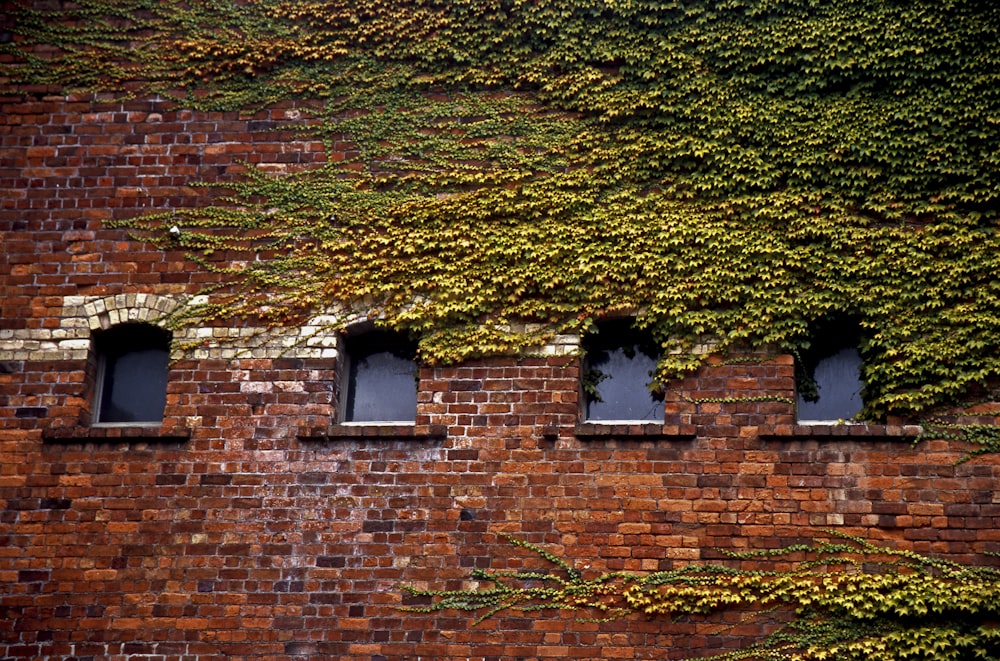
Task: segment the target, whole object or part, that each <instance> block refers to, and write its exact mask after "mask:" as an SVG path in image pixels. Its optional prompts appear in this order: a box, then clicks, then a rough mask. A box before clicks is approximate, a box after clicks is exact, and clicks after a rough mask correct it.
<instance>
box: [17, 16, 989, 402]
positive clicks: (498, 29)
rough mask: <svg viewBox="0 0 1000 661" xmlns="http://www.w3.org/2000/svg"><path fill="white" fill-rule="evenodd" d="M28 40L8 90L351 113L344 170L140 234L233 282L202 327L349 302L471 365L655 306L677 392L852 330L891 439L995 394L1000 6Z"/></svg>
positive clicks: (417, 22)
mask: <svg viewBox="0 0 1000 661" xmlns="http://www.w3.org/2000/svg"><path fill="white" fill-rule="evenodd" d="M14 19H15V20H13V21H10V22H9V23H11V24H12V25H13V26H14V27H13V28H12V30H13V33H14V34H13V36H14V38H13V40H12V41H11V42H10V43H4V44H0V53H4V54H6V56H7V57H8V61H7V62H5V63H4V64H3V71H2V75H3V76H4V78H5V80H6V81H7V84H8V85H12V86H16V85H20V84H26V85H49V86H51V88H53V89H59V90H69V89H87V90H91V91H102V92H103V91H116V92H119V93H122V94H132V95H135V94H149V93H157V94H161V95H165V96H168V97H170V98H174V99H176V101H177V103H178V104H183V105H186V106H190V107H195V108H203V109H231V110H252V109H254V108H258V107H261V106H264V105H267V104H269V103H272V102H275V101H279V100H285V99H292V98H297V99H302V98H309V99H320V100H322V101H323V102H324V104H325V105H323V106H322V107H321V108H319V109H318V110H317V111H316V113H315V116H314V117H312V118H311V119H313V120H315V121H314V122H313V123H311V124H309V125H308V126H299V125H295V126H292V128H296V129H299V128H301V129H302V131H304V132H306V133H307V134H311V135H313V136H315V137H318V138H320V139H323V140H324V141H326V143H327V144H328V145H329V148H330V163H329V165H328V166H327V167H325V168H321V169H318V170H315V171H311V172H305V173H297V174H291V175H284V176H279V177H273V176H269V175H266V174H264V173H262V172H259V171H255V170H253V169H251V170H250V172H249V173H248V175H247V177H246V178H245V179H244V180H243V181H242V182H240V183H238V184H236V185H235V186H233V187H232V188H233V190H232V196H231V197H230V198H229V199H228V200H227V201H224V202H222V203H221V204H219V205H218V206H214V207H209V208H199V209H185V210H175V209H164V210H162V212H160V213H153V214H151V215H149V216H144V217H139V218H135V219H133V220H131V221H128V222H124V223H121V225H123V226H126V227H129V228H130V229H131V230H133V231H134V232H135V234H136V236H139V237H142V238H145V239H148V240H150V241H152V242H153V243H154V244H155V245H158V246H161V247H163V248H165V249H166V248H177V247H182V248H184V249H186V250H188V251H189V252H190V254H191V257H192V258H193V259H203V260H205V264H206V267H208V268H213V269H218V270H220V272H221V273H223V274H224V276H225V278H226V280H227V282H228V283H229V284H230V285H231V286H229V287H223V288H221V289H219V290H217V291H215V292H214V295H213V297H212V298H211V300H210V303H209V304H207V305H204V306H199V307H195V308H190V309H188V310H187V311H186V313H185V314H181V315H180V316H178V317H177V318H175V323H176V324H178V325H183V324H189V323H199V320H203V319H204V318H206V317H208V318H214V319H220V320H222V319H227V318H231V317H248V316H264V317H265V318H266V319H267V320H268V321H270V322H271V323H273V324H276V325H279V324H280V325H285V324H294V323H298V322H300V321H302V320H304V319H306V318H308V316H309V315H310V314H311V313H313V312H316V311H319V310H326V309H329V308H330V307H331V306H336V305H339V306H342V307H347V308H350V309H355V310H357V309H361V310H363V311H365V312H371V313H372V314H375V315H381V316H382V317H383V319H384V321H385V323H387V324H389V325H391V326H394V327H396V328H400V329H406V330H410V331H413V332H415V333H417V334H419V335H420V337H421V345H420V346H421V352H422V356H423V358H424V359H425V360H427V361H429V362H455V361H460V360H463V359H465V358H468V357H471V356H477V355H488V354H496V353H500V352H509V351H515V352H516V351H524V350H527V348H528V347H531V346H533V345H535V344H537V343H538V341H539V340H541V339H543V338H544V337H545V336H546V335H551V334H552V333H556V332H579V331H586V330H587V329H588V328H589V327H590V326H591V324H592V323H593V322H594V320H595V319H597V318H599V317H601V316H602V315H608V314H616V313H628V312H635V311H638V312H639V316H640V322H641V323H642V324H644V325H647V326H649V327H650V328H652V329H653V331H654V333H655V335H656V337H657V338H658V339H659V340H660V341H661V343H662V344H663V346H664V349H665V353H664V356H665V357H664V359H663V360H662V362H661V373H660V378H661V379H668V378H671V377H674V376H677V375H679V374H682V373H684V372H686V371H689V370H691V369H693V368H694V367H696V366H697V365H698V364H700V361H701V360H702V355H701V354H698V353H696V352H695V350H694V349H695V347H696V346H697V345H699V344H701V343H704V342H705V341H706V339H707V340H708V341H710V342H712V343H714V344H715V346H716V347H717V348H718V349H719V351H720V352H723V353H724V352H725V351H726V350H727V349H730V348H733V347H737V346H739V347H742V346H746V345H762V344H768V345H772V346H777V347H779V348H780V349H782V350H787V351H795V350H797V349H799V348H802V347H803V346H805V345H806V344H807V343H808V341H809V329H810V327H811V326H812V325H813V324H815V323H817V322H821V321H822V320H824V319H825V318H828V317H830V316H835V315H841V314H843V315H850V316H852V317H854V318H857V319H859V320H860V323H861V327H862V332H863V335H864V337H865V342H864V345H863V347H862V351H863V355H864V358H865V363H864V365H865V366H864V380H865V382H866V384H867V387H866V393H865V401H866V409H865V412H864V415H865V417H867V418H869V419H878V418H880V417H883V416H885V415H886V414H902V415H914V414H916V415H922V414H925V413H928V412H931V411H934V410H937V409H940V408H941V407H944V406H951V405H955V404H960V403H961V402H962V401H963V400H966V399H969V398H972V397H973V396H974V397H976V398H983V397H995V395H994V394H991V389H992V388H995V387H996V381H997V379H998V378H1000V360H998V356H1000V313H998V312H997V311H998V310H1000V278H997V276H996V274H997V273H1000V234H998V231H997V230H998V211H1000V39H997V35H998V33H1000V5H997V4H996V3H992V2H974V1H958V0H954V1H942V0H911V1H907V2H874V1H872V0H852V1H847V0H844V1H840V2H823V1H820V0H783V1H765V0H725V1H724V2H718V1H716V0H711V1H709V0H692V1H691V2H659V1H653V0H573V1H568V0H534V1H531V2H528V1H526V0H310V1H296V2H288V1H287V0H248V1H241V2H236V1H225V0H219V1H218V2H191V3H172V2H159V1H157V0H127V1H120V0H116V1H111V0H87V1H86V2H80V3H79V4H78V5H74V6H73V7H72V8H67V7H61V8H59V9H51V10H46V9H44V8H41V9H31V8H23V9H21V10H17V11H16V12H15V15H14ZM344 144H350V145H352V148H351V149H350V150H348V151H335V149H334V147H335V146H341V147H342V146H343V145H344ZM206 183H208V184H209V185H211V184H212V182H206ZM173 225H178V226H179V227H181V228H182V230H183V231H182V234H181V236H180V238H179V240H175V239H173V238H171V237H170V236H169V235H168V233H167V231H166V230H167V228H169V227H171V226H173ZM248 236H250V237H256V238H257V239H259V240H258V241H255V242H252V243H248V242H247V241H246V238H247V237H248ZM234 248H236V249H239V250H238V251H237V252H242V253H243V255H245V256H247V258H246V259H243V258H241V259H239V260H238V262H239V264H238V265H233V264H227V263H223V262H218V261H213V260H215V259H216V257H215V254H216V253H217V252H220V251H222V250H224V249H225V250H231V249H234ZM254 252H256V253H257V254H258V256H259V257H261V259H254V255H253V253H254ZM226 254H230V253H226ZM265 304H266V305H265Z"/></svg>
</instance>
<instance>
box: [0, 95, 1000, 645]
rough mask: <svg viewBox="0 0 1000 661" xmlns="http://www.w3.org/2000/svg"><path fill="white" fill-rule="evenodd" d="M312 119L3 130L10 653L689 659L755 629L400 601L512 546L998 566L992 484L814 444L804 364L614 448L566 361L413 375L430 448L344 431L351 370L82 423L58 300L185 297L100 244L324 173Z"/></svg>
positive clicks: (873, 451) (887, 451)
mask: <svg viewBox="0 0 1000 661" xmlns="http://www.w3.org/2000/svg"><path fill="white" fill-rule="evenodd" d="M294 116H295V109H294V108H291V107H288V108H274V109H271V110H268V111H264V112H262V113H260V114H258V115H255V116H254V117H250V118H241V117H239V116H237V115H236V114H230V113H194V112H189V111H184V110H176V109H170V107H169V106H167V105H166V104H164V103H162V102H158V101H135V102H127V103H116V102H100V103H96V104H92V103H91V102H90V100H88V99H83V98H78V99H54V98H47V99H41V100H35V99H8V100H7V101H6V102H5V103H4V104H3V107H2V108H0V145H2V150H3V151H2V165H0V190H2V192H3V195H2V198H3V199H2V203H0V230H2V232H3V243H4V245H3V257H2V258H0V259H2V260H3V261H2V262H0V266H2V267H3V268H2V269H0V291H2V296H0V352H2V351H6V352H7V354H5V355H4V356H5V359H4V360H0V657H2V658H25V659H28V658H38V659H41V658H46V659H53V658H77V659H83V658H92V659H143V660H149V661H153V660H157V661H160V660H163V661H165V660H168V659H170V660H180V659H198V660H199V661H208V660H215V659H219V660H221V659H240V658H244V659H261V658H273V659H303V658H313V659H336V658H343V659H364V660H366V661H374V660H376V659H396V660H402V659H418V658H423V659H454V660H456V661H457V660H458V659H477V660H483V659H519V658H523V659H549V658H551V659H555V658H574V659H616V658H617V659H651V658H658V659H670V658H680V657H684V656H690V655H696V654H701V653H709V652H713V651H719V650H722V649H732V648H733V647H734V646H736V645H740V644H743V643H745V642H746V641H747V640H749V638H748V637H749V636H753V635H754V634H756V633H758V632H757V631H756V630H755V629H754V628H753V627H751V626H750V625H739V617H740V615H741V614H740V613H738V612H737V613H732V614H728V615H727V616H726V617H727V618H728V621H731V623H732V624H734V625H737V626H734V628H732V629H731V630H729V631H728V632H727V633H725V634H719V635H711V634H712V633H713V632H716V631H718V630H719V629H720V627H719V625H718V623H715V624H713V625H711V626H707V625H701V624H681V623H671V622H668V621H665V620H664V621H660V620H655V621H647V620H644V619H641V618H630V619H626V620H622V621H617V622H610V623H593V622H579V621H576V620H575V619H573V616H572V615H570V614H558V613H545V614H543V615H539V616H534V617H519V616H504V617H500V618H497V619H492V620H489V621H487V622H485V623H483V624H482V625H479V626H478V627H472V626H471V621H472V617H470V616H469V615H467V614H462V613H447V614H436V615H419V614H412V613H406V612H401V611H399V610H398V609H397V606H398V605H399V604H400V603H401V602H402V601H403V597H402V594H401V591H400V589H399V586H400V584H403V583H406V584H412V585H416V586H422V587H434V588H447V589H455V588H460V587H463V586H466V585H468V582H467V581H468V578H469V573H470V572H471V570H472V569H474V568H495V569H502V568H512V569H513V568H521V567H524V566H541V565H540V564H539V561H538V560H537V559H536V558H534V557H533V556H531V555H530V554H528V553H526V552H525V551H523V550H520V549H517V548H515V547H512V546H511V545H510V544H508V543H507V542H505V541H504V540H503V539H501V538H500V537H499V534H500V533H508V534H512V535H515V536H516V537H519V538H521V539H525V540H528V541H531V542H534V543H537V544H541V545H543V546H544V547H545V548H546V549H548V550H550V551H552V552H553V553H556V554H557V555H560V556H562V557H564V558H566V559H567V560H568V561H569V562H571V563H572V564H573V565H574V566H575V567H577V568H579V569H580V570H582V571H584V572H588V573H598V572H603V571H612V570H627V571H634V572H642V571H651V570H658V569H666V568H670V567H675V566H677V565H678V564H679V563H685V562H689V561H694V560H716V559H719V558H720V557H721V554H720V553H719V551H718V550H717V549H719V548H723V549H746V548H753V549H763V548H777V547H780V546H784V545H787V544H792V543H800V542H803V541H808V540H810V539H811V538H812V537H813V536H815V535H817V534H819V533H820V531H822V530H823V529H835V530H839V531H843V532H847V533H851V534H857V535H861V536H864V537H866V538H870V539H873V540H876V541H883V542H885V543H888V544H892V545H894V546H897V547H899V548H907V549H914V550H917V551H920V552H926V553H935V554H942V555H946V556H948V557H952V558H955V559H958V560H963V561H972V562H976V563H988V562H994V563H995V562H996V560H995V559H991V558H988V557H983V555H982V554H983V553H985V552H1000V496H997V495H996V493H997V485H998V483H1000V482H998V480H1000V460H998V459H997V458H996V457H993V456H984V457H979V458H976V459H974V460H972V461H969V462H966V463H962V464H958V465H956V463H955V462H956V460H957V459H959V458H960V457H961V456H962V452H963V451H964V448H962V447H960V446H956V445H954V444H951V443H948V442H945V441H923V442H921V443H920V444H918V445H916V446H913V445H912V444H911V443H910V441H909V437H911V436H912V435H913V433H914V430H913V429H912V428H907V427H904V426H902V425H898V424H894V425H889V426H879V427H858V426H851V427H847V426H843V427H834V428H823V427H820V428H803V427H799V426H796V425H795V424H794V411H793V407H792V406H791V405H790V404H788V403H787V402H786V401H782V400H781V398H793V397H794V379H793V365H792V362H791V359H790V358H788V357H787V356H776V357H773V358H772V359H770V360H765V361H763V362H760V361H754V360H747V361H746V362H738V361H728V362H723V361H716V362H715V363H714V364H712V365H709V366H707V367H705V368H703V369H702V370H701V371H700V372H698V373H697V374H695V375H693V376H691V377H689V378H687V379H684V380H680V381H678V382H676V383H674V384H671V387H670V388H669V389H668V393H667V397H666V402H665V405H664V407H665V419H664V422H665V424H664V425H637V426H634V427H622V428H611V429H608V428H605V427H599V426H595V425H589V426H588V425H585V424H579V423H580V421H579V415H578V410H579V397H580V395H579V364H578V359H577V358H575V357H573V356H557V357H550V358H525V359H520V360H515V359H501V358H496V359H490V360H483V361H478V362H476V363H469V364H465V365H461V366H457V367H447V368H423V370H422V372H421V380H420V397H419V405H418V420H417V423H418V424H417V426H416V427H415V428H414V429H413V430H410V431H409V432H407V431H406V430H403V429H394V428H386V429H377V430H374V432H373V434H371V435H365V433H364V432H361V431H358V430H355V431H353V432H351V431H350V429H349V428H348V429H345V428H344V427H337V426H335V425H331V423H333V422H335V411H336V401H337V384H338V383H339V376H338V365H337V363H336V360H332V359H324V358H315V357H307V358H300V357H291V358H277V357H273V356H267V357H246V358H228V359H225V358H219V357H206V358H193V357H189V358H186V359H184V360H181V361H179V362H177V363H176V364H175V365H174V366H173V368H172V370H171V375H170V381H169V385H168V403H167V411H166V419H165V421H164V424H163V425H162V426H161V427H160V428H155V429H152V430H150V429H145V430H126V431H123V430H121V429H114V428H112V429H103V430H102V429H95V428H91V427H89V426H88V425H87V424H86V421H87V419H88V411H89V397H90V394H89V390H88V388H90V387H91V386H90V384H89V377H88V363H87V359H86V343H84V345H83V346H82V348H74V349H72V351H73V352H74V353H73V355H72V356H71V357H69V358H64V359H54V358H53V357H52V356H54V355H56V356H57V355H58V353H59V351H60V350H61V349H60V348H59V347H62V346H70V347H76V346H77V345H72V344H70V345H61V344H59V343H58V342H59V341H60V340H59V336H58V331H60V330H65V318H66V317H65V314H66V312H65V310H66V300H67V297H95V296H114V295H116V294H121V293H129V292H144V293H156V294H158V295H164V294H169V293H172V292H184V291H188V292H189V291H193V290H194V289H195V287H193V286H192V281H193V274H194V272H193V271H192V270H189V269H191V267H190V266H188V265H186V264H185V263H184V262H183V260H182V259H180V255H174V254H171V253H169V252H167V253H160V252H158V251H152V250H149V249H148V248H146V247H145V246H143V245H142V244H139V243H136V242H132V241H129V240H128V239H127V237H126V236H125V234H124V233H123V232H121V231H117V230H108V229H105V228H103V227H102V225H101V222H102V221H103V220H106V219H108V218H116V217H121V216H122V215H124V216H128V215H132V214H133V213H135V212H136V211H137V210H138V209H141V208H145V207H148V208H151V209H160V208H163V207H165V206H170V205H189V204H198V203H201V201H202V200H203V198H204V196H206V195H210V194H212V192H211V191H209V190H205V189H200V188H199V189H195V188H190V187H189V186H188V184H189V183H191V182H192V181H195V180H201V179H215V178H223V179H224V178H226V177H234V176H238V175H239V173H240V172H241V166H239V165H238V161H239V160H241V159H243V160H250V161H256V162H259V163H263V164H271V165H272V166H273V167H275V168H282V167H308V166H311V165H315V164H319V163H321V162H323V159H324V158H325V155H324V153H323V152H322V150H321V149H320V148H319V146H318V145H314V144H312V143H300V144H298V145H297V146H296V147H295V148H294V149H290V148H288V146H287V145H289V144H290V143H289V142H288V139H289V138H290V136H288V135H284V136H282V135H276V134H275V133H273V132H267V131H266V130H265V129H268V128H271V127H273V126H275V125H276V123H278V122H281V121H284V120H285V118H291V117H294ZM344 148H345V149H346V148H347V147H344ZM140 189H142V192H140ZM86 332H87V331H86V329H84V334H86ZM74 337H76V336H74ZM39 338H41V339H39ZM45 338H47V339H45ZM70 341H71V342H75V341H77V340H70ZM19 343H20V344H19ZM32 343H34V344H32ZM80 352H82V354H83V355H82V357H81V355H80ZM32 356H34V358H33V357H32ZM734 397H735V398H743V400H742V401H733V400H732V398H734ZM754 397H756V398H761V397H763V398H765V399H762V400H760V401H747V398H754ZM719 400H721V401H719ZM984 411H985V413H984V416H986V418H989V416H995V413H990V411H992V409H989V407H987V408H986V409H984ZM986 418H984V419H986Z"/></svg>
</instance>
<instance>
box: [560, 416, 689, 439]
mask: <svg viewBox="0 0 1000 661" xmlns="http://www.w3.org/2000/svg"><path fill="white" fill-rule="evenodd" d="M696 431H697V430H696V428H695V426H694V425H664V424H660V423H657V422H643V421H628V420H609V421H607V422H582V423H580V424H578V425H577V426H576V428H575V429H574V430H573V433H574V434H575V435H576V437H577V438H582V439H587V438H621V437H630V438H643V439H650V440H652V439H691V438H694V437H695V434H696Z"/></svg>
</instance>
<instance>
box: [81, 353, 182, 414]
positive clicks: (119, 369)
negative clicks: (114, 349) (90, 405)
mask: <svg viewBox="0 0 1000 661" xmlns="http://www.w3.org/2000/svg"><path fill="white" fill-rule="evenodd" d="M105 361H106V362H105V367H104V387H103V390H102V394H101V412H100V418H99V421H100V422H159V421H161V420H162V419H163V408H164V406H165V405H166V402H167V364H168V363H169V361H170V354H169V352H168V351H166V350H164V349H143V350H138V351H129V352H126V353H123V354H121V355H118V356H106V358H105Z"/></svg>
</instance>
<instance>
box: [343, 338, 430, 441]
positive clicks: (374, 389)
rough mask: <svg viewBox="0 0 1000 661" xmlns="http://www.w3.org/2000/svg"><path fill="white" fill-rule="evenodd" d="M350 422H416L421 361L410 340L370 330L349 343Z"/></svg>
mask: <svg viewBox="0 0 1000 661" xmlns="http://www.w3.org/2000/svg"><path fill="white" fill-rule="evenodd" d="M347 351H348V355H349V362H350V370H349V375H348V381H347V406H346V407H345V411H344V418H345V420H346V421H348V422H412V421H413V420H415V419H416V415H417V364H416V362H415V361H414V359H413V356H414V351H413V348H412V346H410V345H409V344H408V343H405V342H402V341H400V340H399V339H398V338H397V337H396V336H394V335H392V334H388V333H369V334H366V335H364V336H360V337H358V338H352V340H351V341H349V342H348V344H347Z"/></svg>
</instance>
